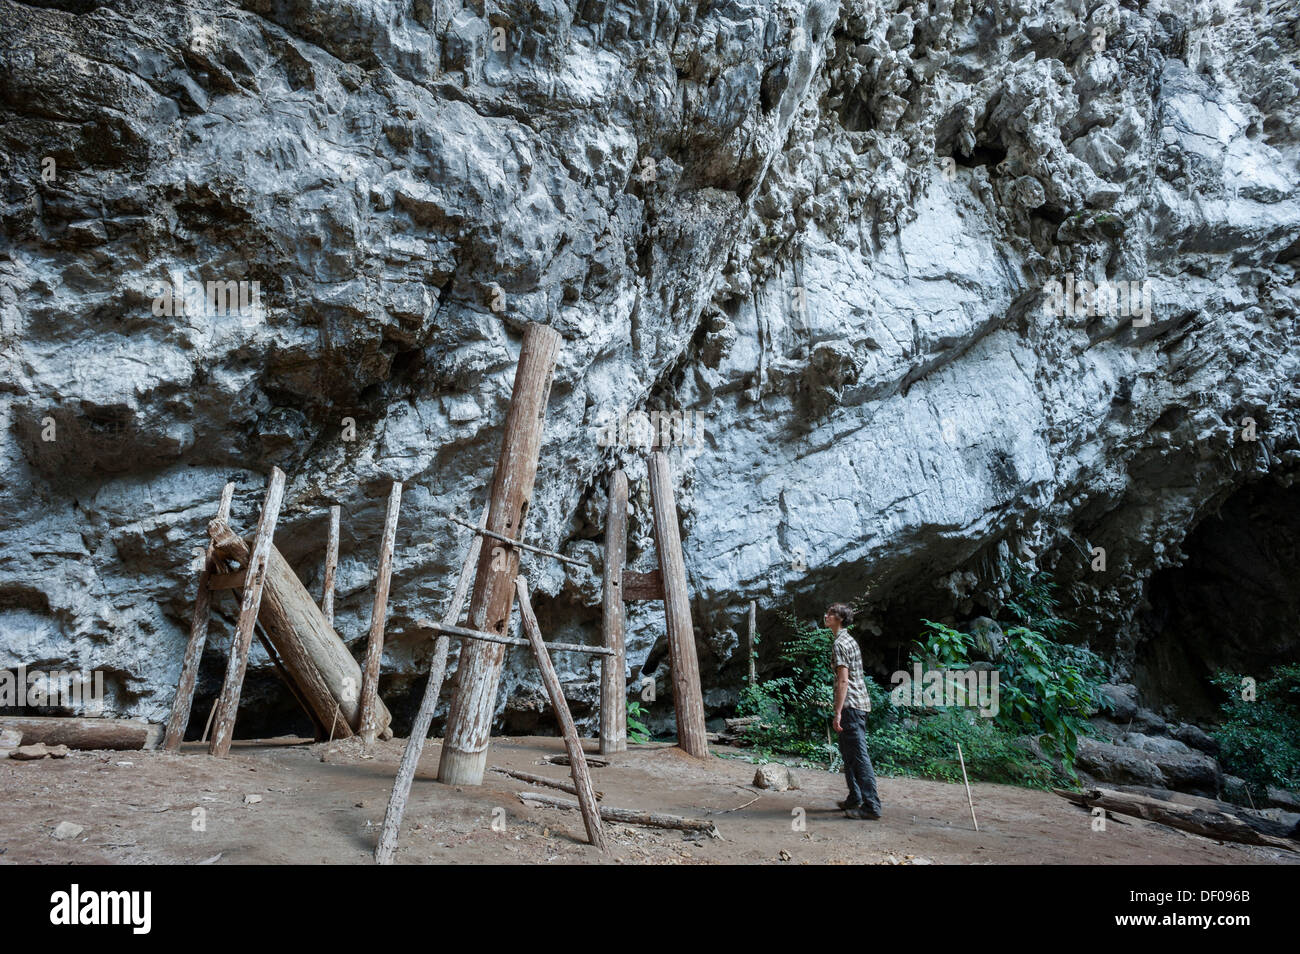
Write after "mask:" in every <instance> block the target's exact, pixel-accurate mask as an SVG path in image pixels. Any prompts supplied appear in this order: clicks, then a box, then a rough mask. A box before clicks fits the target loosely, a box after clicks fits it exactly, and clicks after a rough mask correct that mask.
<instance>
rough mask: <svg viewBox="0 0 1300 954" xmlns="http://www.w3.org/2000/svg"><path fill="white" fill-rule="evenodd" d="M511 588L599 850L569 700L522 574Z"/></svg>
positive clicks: (600, 833) (601, 843) (600, 836)
mask: <svg viewBox="0 0 1300 954" xmlns="http://www.w3.org/2000/svg"><path fill="white" fill-rule="evenodd" d="M515 592H516V594H517V595H518V597H519V618H520V619H521V620H523V623H524V632H525V633H527V634H528V641H529V642H530V643H532V647H533V656H534V657H535V658H536V659H537V668H538V669H540V670H541V673H542V685H544V686H545V687H546V694H547V695H549V696H550V697H551V708H552V709H554V710H555V718H556V719H557V720H558V721H559V723H560V731H561V732H562V733H563V735H564V748H565V751H567V752H568V753H569V761H570V762H571V763H572V764H571V765H570V766H569V767H570V769H571V770H572V772H573V784H574V785H576V786H577V788H578V793H577V794H578V805H579V806H580V808H581V810H582V823H583V825H584V826H585V827H586V829H587V839H588V840H589V841H590V842H591V843H592V844H593V845H595V846H596V847H597V848H598V849H600V850H601V851H605V850H606V848H605V832H604V830H603V829H602V828H601V827H600V812H599V811H598V810H597V807H596V795H595V792H594V791H593V790H592V786H591V773H590V772H588V771H587V758H586V755H585V754H584V753H583V751H582V739H580V738H578V727H577V726H575V725H574V724H573V715H572V714H571V713H570V712H569V703H568V702H567V701H566V700H565V698H564V690H563V689H562V688H561V687H560V677H559V675H558V674H557V673H556V671H555V666H554V664H552V662H551V656H550V654H549V653H548V652H547V651H546V644H545V643H543V642H542V628H541V627H540V626H538V625H537V617H536V616H535V615H534V614H533V605H532V602H531V601H530V600H529V598H528V582H527V581H526V580H525V579H524V578H523V577H522V576H520V577H516V579H515Z"/></svg>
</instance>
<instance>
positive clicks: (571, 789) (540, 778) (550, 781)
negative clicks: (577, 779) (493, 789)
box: [492, 765, 605, 801]
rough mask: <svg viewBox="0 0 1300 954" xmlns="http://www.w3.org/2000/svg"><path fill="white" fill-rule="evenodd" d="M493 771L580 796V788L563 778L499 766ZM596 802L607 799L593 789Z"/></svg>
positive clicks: (603, 794) (600, 792)
mask: <svg viewBox="0 0 1300 954" xmlns="http://www.w3.org/2000/svg"><path fill="white" fill-rule="evenodd" d="M492 771H494V772H499V773H500V774H502V775H509V776H510V777H511V778H517V779H519V781H521V782H527V783H528V784H529V785H541V786H543V787H545V788H557V789H559V790H560V791H561V792H568V793H569V794H570V795H577V794H578V786H576V785H574V784H573V783H572V782H566V781H565V780H564V779H562V778H547V777H546V776H545V775H533V774H532V773H531V772H516V771H515V770H514V769H508V768H502V767H501V766H499V765H494V766H492ZM592 791H593V794H595V796H596V801H600V800H601V799H602V798H604V797H605V793H604V792H602V791H599V790H598V789H593V790H592Z"/></svg>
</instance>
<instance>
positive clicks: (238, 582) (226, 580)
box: [208, 570, 248, 592]
mask: <svg viewBox="0 0 1300 954" xmlns="http://www.w3.org/2000/svg"><path fill="white" fill-rule="evenodd" d="M247 575H248V574H247V573H246V572H245V571H244V570H231V571H230V572H228V573H213V574H212V575H211V576H209V577H208V589H209V590H211V591H213V592H216V591H217V590H242V589H243V588H244V579H245V577H246V576H247Z"/></svg>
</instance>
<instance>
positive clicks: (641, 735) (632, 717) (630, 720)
mask: <svg viewBox="0 0 1300 954" xmlns="http://www.w3.org/2000/svg"><path fill="white" fill-rule="evenodd" d="M648 714H649V713H647V712H646V710H645V707H644V706H642V705H641V703H640V702H638V701H637V700H636V699H629V700H628V701H627V740H628V741H629V742H633V743H637V744H640V743H642V742H649V741H650V730H649V729H648V728H646V724H645V722H644V721H643V720H644V719H645V717H646V716H647V715H648Z"/></svg>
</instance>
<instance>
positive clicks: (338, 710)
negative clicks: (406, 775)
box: [208, 521, 392, 739]
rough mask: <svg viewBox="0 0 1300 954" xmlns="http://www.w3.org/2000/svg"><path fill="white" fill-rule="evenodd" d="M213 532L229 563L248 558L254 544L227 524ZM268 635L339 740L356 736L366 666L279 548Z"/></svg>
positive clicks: (385, 732) (385, 717)
mask: <svg viewBox="0 0 1300 954" xmlns="http://www.w3.org/2000/svg"><path fill="white" fill-rule="evenodd" d="M208 533H209V534H210V535H211V536H212V539H213V542H214V543H216V546H217V553H218V554H219V555H220V556H221V557H222V558H223V559H227V560H232V561H235V562H237V563H243V562H246V561H247V560H248V544H247V543H246V542H245V541H244V540H241V539H240V538H239V536H238V535H237V534H235V532H234V531H232V530H231V529H230V528H229V527H228V526H226V525H225V524H224V523H218V522H217V521H213V522H212V523H211V524H209V525H208ZM258 619H259V620H260V621H261V623H262V626H263V628H264V629H265V630H266V634H267V636H269V637H270V639H271V642H272V644H273V645H274V646H275V648H276V650H277V651H278V652H279V654H280V659H281V660H282V661H283V662H284V666H285V669H287V670H288V671H289V673H290V675H291V676H292V677H293V680H294V682H295V683H297V685H298V689H299V691H301V692H302V695H303V698H304V699H305V700H306V701H307V704H308V705H310V706H311V707H312V710H313V711H314V712H315V713H316V715H317V717H318V718H319V719H320V720H321V722H322V724H323V725H326V726H332V728H333V736H334V738H336V739H340V738H348V737H350V736H351V735H352V734H353V733H354V731H355V730H356V729H358V728H359V727H360V715H361V707H360V705H359V701H360V694H359V691H360V688H361V667H360V666H358V665H357V661H356V660H355V659H353V658H352V654H351V653H350V652H348V647H347V646H346V645H345V644H344V642H343V640H342V639H340V638H339V636H338V634H337V633H335V632H334V630H333V629H331V628H330V627H329V626H327V625H326V623H325V617H324V616H323V615H322V614H321V611H320V608H319V607H318V606H317V605H316V602H315V600H313V599H312V596H311V594H310V593H309V592H308V591H307V588H306V587H305V586H303V585H302V581H301V580H299V579H298V575H297V574H296V573H294V572H293V568H292V567H291V566H289V564H288V561H286V560H285V559H284V557H283V556H281V555H280V551H279V550H277V549H276V548H275V547H272V548H271V557H270V560H269V561H268V563H267V574H266V589H265V594H264V596H263V599H262V608H261V610H260V611H259V613H258ZM378 709H379V715H380V725H381V726H382V727H383V728H382V730H381V731H380V733H379V737H380V738H384V739H386V738H391V737H392V731H391V729H389V728H388V725H389V723H390V722H391V721H392V717H391V716H390V715H389V713H388V709H387V707H386V706H385V705H384V703H383V700H382V699H381V700H379V704H378Z"/></svg>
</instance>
